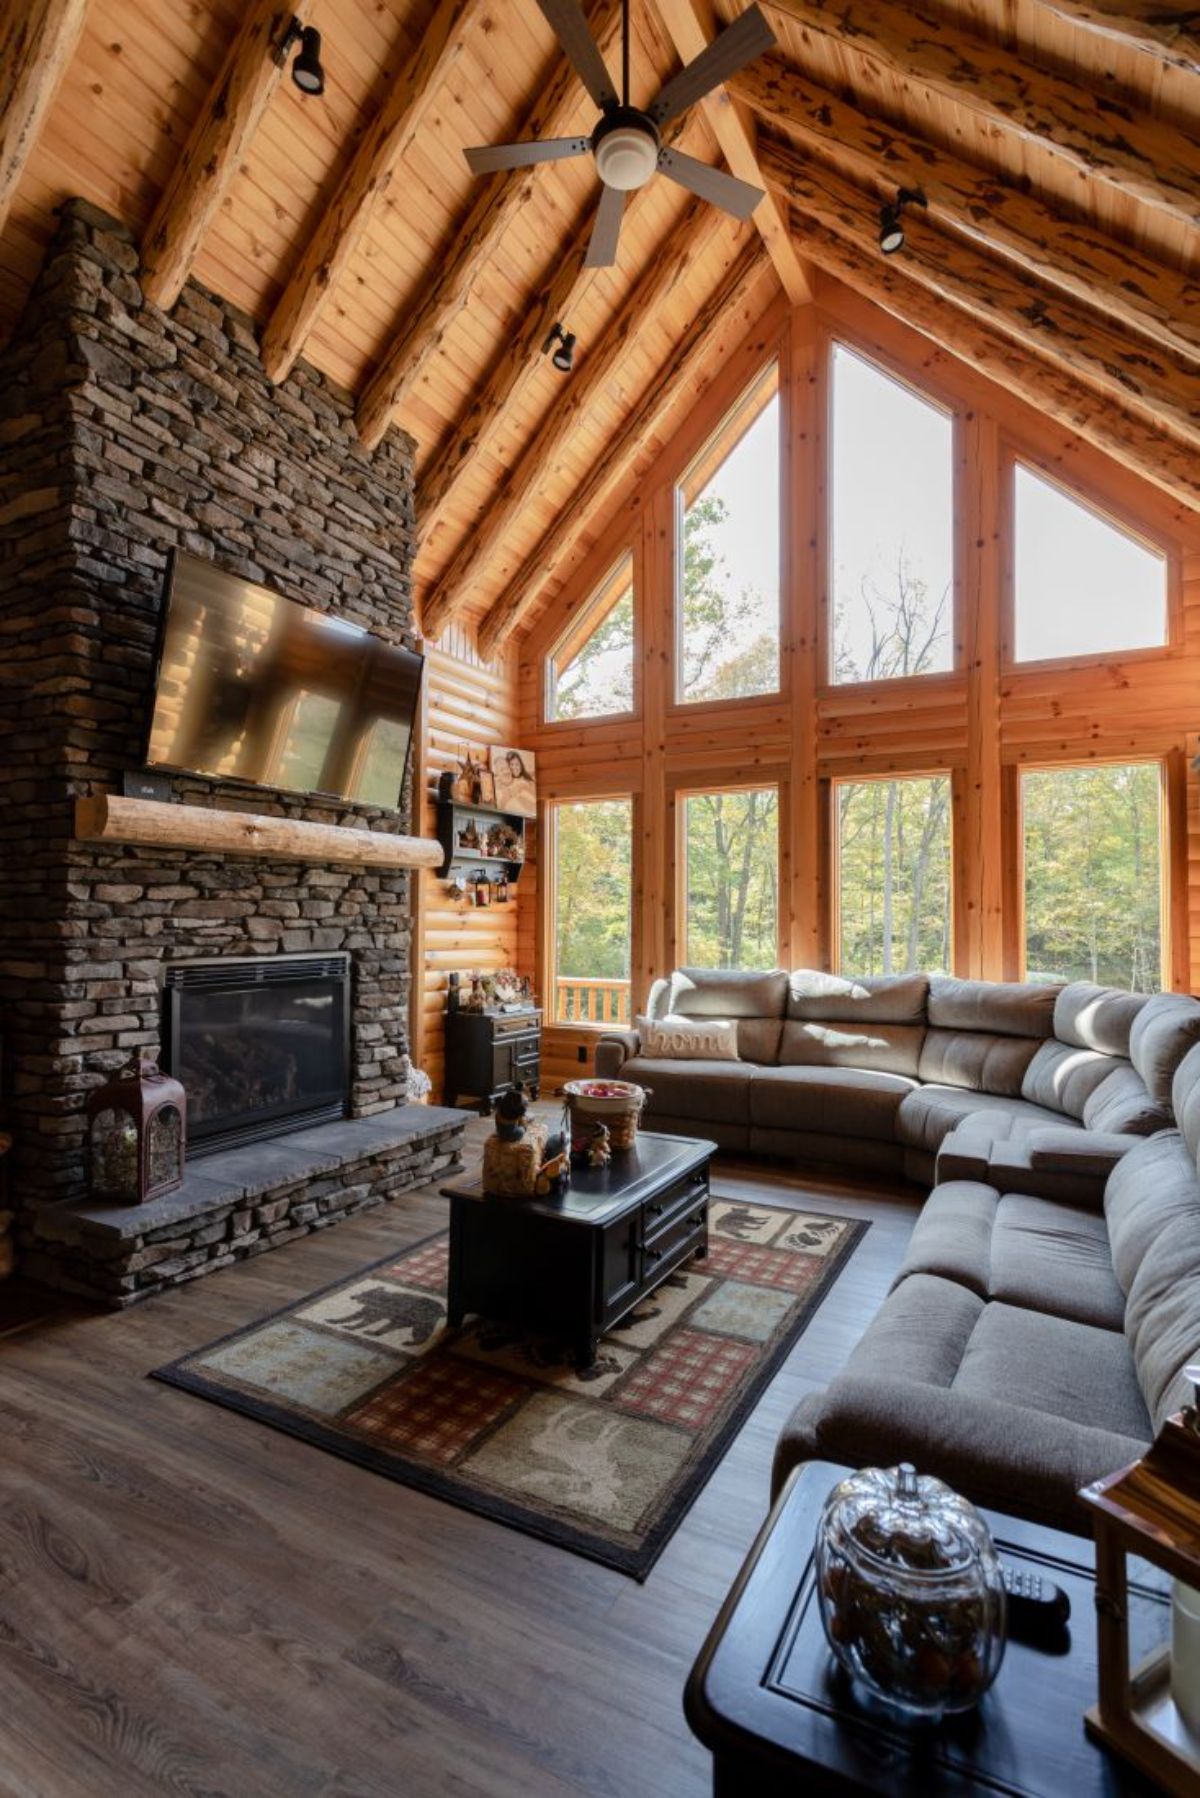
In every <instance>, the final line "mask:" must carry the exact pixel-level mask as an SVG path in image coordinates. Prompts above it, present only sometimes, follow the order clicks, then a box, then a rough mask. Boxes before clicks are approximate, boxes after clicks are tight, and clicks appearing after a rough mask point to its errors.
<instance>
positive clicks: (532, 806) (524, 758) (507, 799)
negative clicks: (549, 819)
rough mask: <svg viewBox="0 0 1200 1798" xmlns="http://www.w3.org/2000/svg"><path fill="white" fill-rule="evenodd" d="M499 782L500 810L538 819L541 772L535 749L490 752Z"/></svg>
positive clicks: (498, 804) (498, 803)
mask: <svg viewBox="0 0 1200 1798" xmlns="http://www.w3.org/2000/svg"><path fill="white" fill-rule="evenodd" d="M489 759H490V761H491V771H492V774H493V776H494V778H495V783H496V808H497V810H498V811H502V812H512V813H514V814H515V815H516V816H517V817H519V818H536V817H537V773H536V767H535V759H534V755H533V752H532V750H529V749H497V748H493V749H491V750H490V751H489Z"/></svg>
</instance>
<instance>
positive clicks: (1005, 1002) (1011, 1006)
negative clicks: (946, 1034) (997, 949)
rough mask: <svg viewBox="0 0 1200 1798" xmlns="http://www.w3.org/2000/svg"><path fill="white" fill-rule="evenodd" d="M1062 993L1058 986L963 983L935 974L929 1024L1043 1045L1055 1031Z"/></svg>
mask: <svg viewBox="0 0 1200 1798" xmlns="http://www.w3.org/2000/svg"><path fill="white" fill-rule="evenodd" d="M1058 992H1059V988H1058V987H1056V986H1043V985H1041V984H1040V983H1039V982H1037V981H1032V980H1030V981H1015V980H1013V981H1003V980H959V979H958V978H957V977H956V976H955V975H953V974H933V975H931V976H930V981H929V1006H928V1017H929V1022H930V1024H931V1025H932V1026H934V1027H935V1028H937V1029H939V1030H979V1031H987V1032H988V1033H989V1034H991V1035H993V1036H1028V1037H1033V1038H1035V1039H1036V1040H1038V1041H1041V1040H1042V1039H1043V1038H1045V1037H1048V1036H1049V1035H1051V1033H1052V1031H1053V1028H1054V1002H1055V999H1056V998H1057V997H1058Z"/></svg>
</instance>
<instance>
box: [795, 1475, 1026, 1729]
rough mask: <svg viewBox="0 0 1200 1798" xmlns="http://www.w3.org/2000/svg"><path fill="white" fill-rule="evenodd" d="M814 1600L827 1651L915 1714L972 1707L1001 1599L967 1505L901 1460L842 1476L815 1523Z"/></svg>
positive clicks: (986, 1544) (990, 1660)
mask: <svg viewBox="0 0 1200 1798" xmlns="http://www.w3.org/2000/svg"><path fill="white" fill-rule="evenodd" d="M816 1577H817V1597H818V1603H819V1605H820V1610H821V1622H822V1624H823V1625H824V1629H825V1635H826V1637H827V1639H828V1641H829V1645H830V1647H831V1649H832V1650H833V1653H834V1655H835V1656H836V1657H837V1659H838V1660H839V1661H840V1662H841V1664H842V1666H843V1667H844V1668H845V1669H846V1671H847V1673H849V1674H850V1675H851V1677H852V1678H853V1679H855V1680H857V1681H859V1682H861V1684H862V1686H864V1687H865V1688H866V1690H867V1691H868V1692H870V1693H871V1694H873V1695H874V1696H875V1697H876V1698H881V1699H884V1700H885V1701H887V1702H888V1703H890V1704H893V1705H896V1706H898V1707H899V1708H900V1709H901V1710H903V1711H906V1712H908V1713H909V1714H910V1715H912V1716H919V1717H925V1718H930V1719H936V1718H938V1717H941V1716H942V1715H944V1714H945V1713H946V1712H948V1711H964V1710H969V1709H970V1708H971V1706H972V1705H974V1704H977V1703H978V1702H979V1700H980V1699H981V1698H982V1697H983V1694H984V1693H985V1692H986V1691H987V1689H988V1687H989V1686H990V1685H991V1683H992V1681H993V1680H994V1679H995V1677H996V1675H997V1673H998V1672H999V1671H1000V1663H1001V1661H1002V1660H1003V1658H1004V1644H1005V1611H1006V1600H1005V1593H1004V1581H1003V1576H1002V1574H1001V1569H1000V1562H999V1560H998V1558H997V1555H996V1550H995V1547H994V1546H993V1543H992V1538H991V1535H990V1533H989V1531H988V1527H987V1525H986V1524H985V1523H984V1521H983V1518H982V1517H981V1516H980V1514H979V1512H978V1511H977V1510H976V1509H975V1507H974V1505H972V1504H970V1503H968V1501H967V1500H966V1499H964V1498H960V1497H959V1496H958V1494H957V1493H955V1492H952V1491H951V1489H950V1487H949V1486H947V1485H945V1484H944V1483H943V1482H942V1481H941V1480H937V1479H933V1478H930V1477H928V1476H922V1475H918V1474H917V1472H916V1470H915V1469H914V1468H912V1467H911V1466H908V1465H907V1464H905V1465H902V1466H900V1467H892V1468H888V1469H886V1470H884V1469H881V1468H865V1469H863V1471H861V1472H859V1473H855V1474H851V1475H850V1476H849V1478H847V1479H844V1480H842V1481H840V1483H839V1484H838V1485H836V1486H835V1487H834V1489H833V1491H832V1492H831V1493H830V1494H829V1497H828V1498H827V1499H826V1501H825V1506H824V1509H823V1511H822V1513H821V1521H820V1523H819V1525H818V1527H817V1544H816Z"/></svg>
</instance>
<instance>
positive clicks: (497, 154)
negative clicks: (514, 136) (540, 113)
mask: <svg viewBox="0 0 1200 1798" xmlns="http://www.w3.org/2000/svg"><path fill="white" fill-rule="evenodd" d="M588 148H589V141H588V139H587V138H586V137H543V138H541V139H539V140H534V139H531V140H530V141H529V142H528V143H525V144H481V145H480V146H479V147H478V149H474V150H464V151H463V155H464V156H465V157H466V159H467V166H468V168H469V169H470V170H471V173H472V174H473V175H491V174H494V173H495V171H496V170H497V169H527V168H530V167H532V165H533V164H534V163H535V162H563V161H565V160H566V158H567V157H568V156H582V155H583V154H584V153H585V151H586V150H587V149H588Z"/></svg>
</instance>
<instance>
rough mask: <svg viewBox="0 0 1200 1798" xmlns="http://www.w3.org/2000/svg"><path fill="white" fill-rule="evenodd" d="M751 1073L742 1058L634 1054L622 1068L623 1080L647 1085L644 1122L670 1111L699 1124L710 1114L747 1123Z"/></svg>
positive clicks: (752, 1070)
mask: <svg viewBox="0 0 1200 1798" xmlns="http://www.w3.org/2000/svg"><path fill="white" fill-rule="evenodd" d="M754 1076H755V1069H754V1068H753V1067H751V1066H749V1065H748V1064H747V1063H746V1062H744V1061H675V1060H668V1059H664V1060H661V1061H659V1060H655V1059H653V1058H652V1057H650V1056H648V1055H634V1056H633V1057H632V1058H631V1059H630V1060H629V1061H627V1062H626V1063H625V1065H624V1067H623V1068H622V1069H621V1078H622V1080H632V1081H634V1082H635V1084H636V1085H638V1086H645V1087H647V1088H649V1091H650V1101H649V1105H648V1108H647V1113H648V1115H647V1122H649V1121H650V1120H651V1119H652V1118H653V1117H654V1116H656V1115H658V1116H665V1115H666V1114H668V1113H669V1114H670V1115H671V1116H672V1117H677V1118H694V1119H695V1120H696V1122H697V1123H698V1124H699V1123H703V1121H704V1120H705V1119H706V1118H709V1117H711V1118H714V1119H719V1120H720V1121H721V1122H722V1123H726V1124H748V1123H749V1122H750V1086H751V1083H752V1081H753V1079H754ZM698 1134H700V1135H703V1131H700V1132H698Z"/></svg>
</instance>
